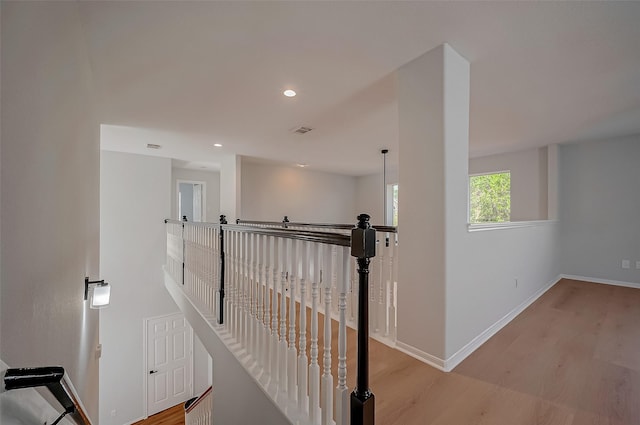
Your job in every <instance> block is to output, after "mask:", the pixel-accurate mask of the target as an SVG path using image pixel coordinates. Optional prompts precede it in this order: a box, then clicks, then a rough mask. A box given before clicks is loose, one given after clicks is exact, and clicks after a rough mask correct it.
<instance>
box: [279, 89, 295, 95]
mask: <svg viewBox="0 0 640 425" xmlns="http://www.w3.org/2000/svg"><path fill="white" fill-rule="evenodd" d="M282 94H284V95H285V96H287V97H293V96H295V95H296V92H295V91H293V90H291V89H287V90H285V91H284V92H282Z"/></svg>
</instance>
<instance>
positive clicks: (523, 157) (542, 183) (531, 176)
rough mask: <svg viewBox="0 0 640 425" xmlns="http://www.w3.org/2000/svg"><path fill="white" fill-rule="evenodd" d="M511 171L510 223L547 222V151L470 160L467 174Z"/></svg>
mask: <svg viewBox="0 0 640 425" xmlns="http://www.w3.org/2000/svg"><path fill="white" fill-rule="evenodd" d="M506 170H510V171H511V221H529V220H546V219H547V198H548V196H547V192H548V191H547V148H546V147H544V148H536V149H528V150H525V151H519V152H510V153H503V154H497V155H489V156H483V157H479V158H471V159H470V160H469V174H482V173H493V172H498V171H506Z"/></svg>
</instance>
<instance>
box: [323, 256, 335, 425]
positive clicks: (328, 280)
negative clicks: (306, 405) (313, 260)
mask: <svg viewBox="0 0 640 425" xmlns="http://www.w3.org/2000/svg"><path fill="white" fill-rule="evenodd" d="M321 249H324V268H323V273H322V274H323V280H324V282H323V288H324V356H323V362H322V365H323V369H324V370H323V373H322V398H321V406H322V425H331V422H333V376H332V375H331V284H332V281H333V269H332V267H331V260H332V255H331V246H329V245H325V246H324V247H322V248H321Z"/></svg>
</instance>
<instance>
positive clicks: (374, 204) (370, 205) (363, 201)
mask: <svg viewBox="0 0 640 425" xmlns="http://www.w3.org/2000/svg"><path fill="white" fill-rule="evenodd" d="M386 180H387V185H390V184H398V172H397V171H395V170H393V171H390V170H387V179H386ZM383 184H384V180H383V178H382V173H377V174H369V175H367V176H359V177H356V189H355V190H356V207H355V208H356V211H355V212H356V215H357V214H360V213H367V214H369V215H370V216H371V223H372V224H382V225H384V224H386V223H384V211H383V205H384V193H383V192H382V190H383V189H382V187H383ZM399 190H400V189H399ZM398 193H399V192H398ZM387 202H391V200H390V199H387Z"/></svg>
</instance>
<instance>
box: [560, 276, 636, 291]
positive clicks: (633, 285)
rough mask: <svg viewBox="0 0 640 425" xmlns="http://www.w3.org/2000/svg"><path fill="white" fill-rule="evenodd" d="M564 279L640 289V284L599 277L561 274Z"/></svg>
mask: <svg viewBox="0 0 640 425" xmlns="http://www.w3.org/2000/svg"><path fill="white" fill-rule="evenodd" d="M560 277H561V278H563V279H571V280H581V281H583V282H591V283H601V284H603V285H613V286H624V287H625V288H635V289H640V283H635V282H622V281H620V280H610V279H599V278H597V277H586V276H576V275H572V274H561V275H560Z"/></svg>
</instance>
